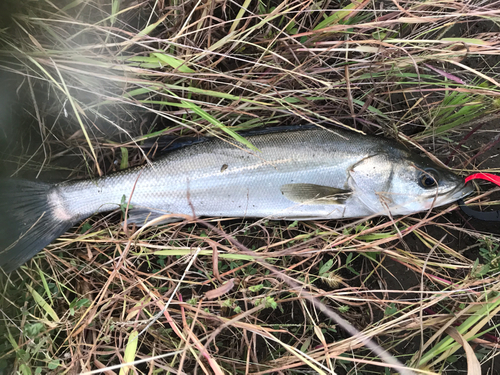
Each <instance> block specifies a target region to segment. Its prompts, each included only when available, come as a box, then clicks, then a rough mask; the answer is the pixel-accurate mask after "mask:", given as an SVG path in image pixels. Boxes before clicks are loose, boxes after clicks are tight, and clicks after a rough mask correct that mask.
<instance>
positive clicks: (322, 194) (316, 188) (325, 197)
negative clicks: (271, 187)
mask: <svg viewBox="0 0 500 375" xmlns="http://www.w3.org/2000/svg"><path fill="white" fill-rule="evenodd" d="M281 193H282V194H283V195H284V196H285V197H286V198H287V199H289V200H291V201H292V202H296V203H301V204H310V205H312V204H320V205H330V204H344V203H345V201H346V200H347V199H348V198H349V197H350V196H351V195H352V191H351V190H344V189H337V188H333V187H330V186H323V185H315V184H302V183H297V184H286V185H283V186H281Z"/></svg>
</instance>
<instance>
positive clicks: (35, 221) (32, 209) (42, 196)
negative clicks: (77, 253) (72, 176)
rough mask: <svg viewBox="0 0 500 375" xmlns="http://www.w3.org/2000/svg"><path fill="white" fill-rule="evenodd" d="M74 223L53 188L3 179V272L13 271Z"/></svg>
mask: <svg viewBox="0 0 500 375" xmlns="http://www.w3.org/2000/svg"><path fill="white" fill-rule="evenodd" d="M73 223H74V220H72V218H71V217H70V216H69V215H66V214H65V212H64V208H63V207H61V200H60V199H58V192H57V189H56V188H55V187H54V186H53V185H49V184H45V183H41V182H32V181H25V180H13V179H0V268H1V269H3V270H4V271H5V272H7V273H8V272H11V271H14V270H15V269H17V268H18V267H20V266H21V265H22V264H24V263H25V262H27V261H28V260H30V259H31V258H32V257H33V256H35V255H36V254H37V253H38V252H40V251H41V250H42V249H43V248H44V247H45V246H47V245H48V244H50V243H51V242H52V241H54V240H55V239H56V238H57V237H59V236H60V235H61V234H63V233H64V232H65V231H67V230H68V229H69V228H70V227H71V226H72V224H73Z"/></svg>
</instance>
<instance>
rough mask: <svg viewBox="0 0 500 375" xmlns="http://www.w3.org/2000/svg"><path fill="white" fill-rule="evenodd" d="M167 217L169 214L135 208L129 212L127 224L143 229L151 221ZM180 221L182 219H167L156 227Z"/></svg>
mask: <svg viewBox="0 0 500 375" xmlns="http://www.w3.org/2000/svg"><path fill="white" fill-rule="evenodd" d="M165 215H168V213H167V212H163V211H154V210H148V209H146V208H133V209H131V210H130V211H129V212H128V218H127V224H135V225H137V226H138V227H142V226H143V225H145V224H146V223H148V222H149V221H152V220H155V219H158V218H159V217H161V216H165ZM180 220H182V218H177V217H167V218H165V220H162V221H159V222H158V223H156V225H160V224H167V223H173V222H175V221H180Z"/></svg>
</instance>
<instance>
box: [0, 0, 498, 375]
mask: <svg viewBox="0 0 500 375" xmlns="http://www.w3.org/2000/svg"><path fill="white" fill-rule="evenodd" d="M498 5H499V4H498V3H495V2H489V3H488V2H481V1H477V0H474V1H472V2H467V3H465V2H463V3H462V2H438V1H436V2H433V3H430V2H427V3H424V2H422V3H419V2H398V1H387V2H369V1H359V2H353V3H349V2H340V3H338V2H331V1H320V2H312V1H307V2H301V1H284V2H281V3H280V2H272V1H271V2H264V1H260V2H254V1H245V2H244V5H243V6H242V4H241V2H234V1H233V2H231V1H226V0H222V1H212V0H208V1H205V2H203V1H189V2H178V1H172V2H166V1H163V0H158V1H152V0H151V1H118V0H113V1H101V0H96V1H90V0H82V1H76V2H63V1H52V2H49V1H43V2H37V3H33V4H31V5H30V8H25V9H20V11H21V12H20V13H15V14H13V15H12V23H11V24H10V25H9V27H8V29H6V30H4V31H2V33H1V34H0V38H1V43H2V46H3V47H2V49H1V51H0V57H1V58H2V63H1V67H2V69H3V70H4V71H10V72H12V73H13V74H14V75H15V76H17V77H20V78H21V81H20V83H19V86H18V90H17V91H16V94H15V95H17V97H18V98H20V101H21V103H22V109H20V111H21V112H23V113H27V114H28V119H27V120H25V122H26V123H29V125H28V126H27V129H28V130H18V129H16V127H15V126H14V125H8V127H11V128H12V129H14V130H12V129H10V130H9V129H7V130H6V131H5V134H7V135H8V136H7V142H6V144H7V146H6V147H7V150H10V149H12V153H9V156H8V157H7V160H6V165H8V166H9V168H10V169H11V170H12V171H14V172H15V173H17V174H18V175H19V174H20V175H37V174H41V175H45V174H48V175H51V174H53V173H59V174H61V175H64V177H65V178H70V177H71V178H73V177H88V176H89V175H91V176H96V175H99V174H104V173H109V172H112V171H113V170H118V169H120V168H123V167H127V166H132V165H137V164H141V163H144V162H146V159H145V156H146V154H147V153H148V152H149V151H150V149H149V148H143V149H141V148H140V147H138V146H141V145H143V144H144V142H146V143H147V142H148V140H149V139H155V138H156V137H157V136H160V135H173V136H177V135H198V134H202V135H215V136H219V137H224V138H228V139H230V138H231V137H238V136H237V134H236V133H235V131H240V130H246V129H252V128H254V127H258V126H262V125H267V126H273V125H278V124H279V125H283V124H286V125H295V124H300V123H304V122H314V123H320V124H321V125H322V126H326V127H334V126H347V127H351V128H353V129H357V130H359V131H364V132H366V133H376V134H379V135H385V136H387V137H392V138H397V139H399V140H400V141H402V142H405V143H407V144H411V145H413V146H412V147H418V148H420V149H421V150H422V151H425V152H430V153H431V154H433V155H434V156H436V157H437V158H438V159H440V160H442V161H444V162H447V163H448V164H449V165H450V166H452V167H454V168H456V169H457V171H463V172H464V173H468V172H471V171H477V170H481V171H486V170H487V171H489V172H492V173H499V172H500V169H498V168H496V169H495V168H491V167H488V166H487V164H483V163H485V162H487V158H485V156H486V155H493V156H494V153H493V154H492V150H494V149H495V148H496V147H498V143H499V136H498V132H496V130H495V129H493V130H492V131H491V134H492V136H491V138H490V140H489V141H488V142H486V143H482V144H480V145H473V144H470V139H471V137H473V136H475V135H477V134H480V133H481V131H484V129H485V127H484V124H485V120H478V119H480V118H483V116H493V117H495V116H496V113H497V111H498V105H499V103H500V102H499V99H498V97H499V95H500V84H499V75H498V67H497V63H498V57H497V56H498V55H499V54H500V39H499V34H498V31H499V28H498V26H497V24H498V22H499V21H500V10H498V9H499V6H498ZM473 121H475V122H473ZM33 124H35V125H33ZM21 125H22V124H21ZM21 125H20V126H19V127H20V128H23V126H21ZM33 127H35V128H37V132H36V133H37V134H38V135H37V138H33V139H32V140H31V141H30V142H27V141H23V142H22V145H21V148H22V151H23V152H22V153H20V154H18V153H15V152H14V149H15V148H14V143H15V142H14V141H13V139H14V137H15V136H16V134H14V133H15V132H17V131H18V132H19V134H17V135H18V136H23V135H26V134H28V133H29V132H30V131H31V128H33ZM483 128H484V129H483ZM10 131H12V134H10V133H9V132H10ZM9 134H10V135H9ZM24 139H27V138H26V137H25V138H24ZM18 155H19V156H18ZM69 157H72V158H71V160H72V162H71V163H72V164H71V163H70V164H68V162H67V161H61V160H67V159H68V158H69ZM496 160H498V157H497V158H496ZM485 165H486V166H485ZM485 188H488V187H487V186H485ZM495 194H497V193H495V191H493V190H490V191H487V192H486V193H484V194H483V195H481V196H480V198H479V201H480V202H482V203H483V204H495V202H496V203H497V204H498V201H495V199H497V198H495ZM455 209H456V206H455V205H452V206H450V207H448V208H445V209H439V210H435V211H432V212H430V213H427V214H426V213H424V214H421V215H413V216H411V217H402V218H395V219H394V220H387V219H382V218H371V219H369V220H359V221H355V222H353V221H330V222H305V223H289V222H272V221H266V220H260V221H248V220H247V221H241V220H228V219H222V220H218V219H207V220H206V221H199V220H192V219H191V220H186V221H184V222H181V223H174V224H168V225H162V226H151V227H147V228H143V229H142V230H140V231H137V230H136V228H132V227H130V228H129V229H128V230H127V231H125V232H124V231H123V229H122V227H121V226H120V213H119V212H118V213H113V214H110V215H107V216H102V215H101V216H95V217H92V218H90V219H88V220H86V221H85V222H84V223H82V224H81V225H80V226H79V227H75V228H73V229H72V230H71V231H70V232H68V233H67V234H65V235H64V236H63V237H61V238H60V239H58V240H57V241H55V242H54V243H53V244H52V245H50V246H48V247H47V249H46V250H45V251H44V252H43V253H41V254H40V255H39V256H37V257H36V258H35V259H34V260H33V261H31V262H30V263H29V264H27V265H26V266H24V267H22V268H21V269H20V270H18V271H17V272H16V273H14V274H11V275H10V276H1V277H0V287H1V288H2V289H1V293H2V294H3V299H2V300H1V302H0V319H1V321H2V323H3V324H1V325H0V334H1V335H2V337H4V338H5V340H4V341H3V343H0V373H8V372H9V371H12V369H15V370H17V371H19V372H20V373H22V374H31V373H51V372H52V373H69V374H74V373H106V374H113V373H115V374H118V373H119V374H128V373H136V374H142V373H144V374H156V373H172V374H195V373H199V374H202V373H207V374H211V373H215V374H226V373H230V374H240V373H241V374H247V373H252V374H264V373H276V374H294V373H296V374H303V373H318V374H329V373H334V372H335V373H337V374H344V373H386V374H389V373H392V372H393V371H395V369H394V368H392V369H390V368H391V367H392V366H396V367H397V366H398V365H397V364H394V363H395V358H397V360H398V361H399V362H400V363H403V364H405V365H407V366H408V367H409V368H413V369H414V370H413V371H415V372H418V373H423V374H433V373H449V374H455V373H457V371H465V370H464V369H465V368H467V365H468V366H470V367H469V368H468V371H469V373H470V374H474V373H478V372H477V366H478V365H479V363H480V362H481V363H483V362H484V363H486V362H488V361H490V360H491V358H493V357H495V356H496V354H497V353H498V345H499V344H498V337H499V334H498V327H497V325H498V322H499V320H498V318H497V317H495V315H496V314H497V312H498V310H499V309H500V307H499V306H500V299H499V298H500V297H499V293H498V292H499V290H498V289H499V287H500V284H499V271H500V267H498V258H497V257H498V256H500V251H498V240H499V237H498V234H497V235H496V236H495V235H491V236H486V234H487V233H484V231H482V230H481V228H480V227H477V226H476V227H474V226H473V225H471V224H469V223H467V224H464V222H465V218H463V217H460V215H459V214H458V213H456V211H454V210H455ZM453 212H455V213H453ZM497 233H498V232H497ZM479 248H481V249H482V250H481V251H480V252H478V251H477V249H479ZM479 253H480V255H482V257H480V258H478V254H479ZM476 258H477V259H478V260H476ZM480 263H485V264H486V266H483V265H482V264H480ZM394 271H395V272H396V274H394ZM391 275H392V276H394V277H392V276H391ZM391 280H392V281H391ZM394 280H399V285H398V282H395V281H394ZM412 283H413V284H412ZM409 285H410V287H411V289H410V290H405V289H407V288H408V287H409ZM338 316H341V317H342V319H343V320H344V321H347V322H348V323H349V324H350V326H351V327H354V328H355V329H357V330H359V331H361V332H362V334H358V335H354V336H352V335H350V334H348V333H347V331H346V329H347V328H346V327H342V322H340V325H339V320H338V319H339V317H338ZM347 327H349V326H347ZM452 338H453V339H452ZM367 339H370V341H369V342H370V343H369V344H368V345H371V346H368V347H367V345H366V344H367V341H366V340H367ZM495 340H497V342H495ZM377 347H379V348H384V349H385V350H386V351H387V353H388V355H389V357H388V358H387V357H383V355H382V354H383V353H382V354H380V353H379V355H380V356H378V355H376V350H377ZM367 348H371V349H367ZM374 350H375V351H374ZM387 361H392V363H393V364H392V365H391V364H389V365H388V364H387ZM131 362H133V364H132V363H131ZM465 362H467V365H466V364H465ZM126 363H129V364H128V365H126ZM474 366H476V367H474ZM400 371H404V370H401V369H400Z"/></svg>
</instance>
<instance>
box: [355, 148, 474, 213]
mask: <svg viewBox="0 0 500 375" xmlns="http://www.w3.org/2000/svg"><path fill="white" fill-rule="evenodd" d="M350 177H351V182H350V185H351V187H352V189H353V191H354V195H356V197H357V198H358V199H359V200H361V201H362V202H363V204H365V206H367V207H368V208H369V209H370V210H371V211H372V212H373V213H374V214H381V215H409V214H412V213H415V212H420V211H426V210H430V209H432V208H433V207H438V206H442V205H445V204H448V203H451V202H455V201H457V200H458V199H460V198H463V197H465V196H467V195H469V194H471V193H472V192H473V191H474V189H473V188H472V186H470V184H467V185H466V184H465V182H464V179H463V178H461V177H459V176H458V175H456V174H455V173H453V172H452V171H450V170H447V169H445V168H443V167H440V166H438V165H437V164H435V163H434V162H432V161H431V160H430V159H427V158H424V157H421V156H419V155H417V154H414V153H411V152H409V151H407V150H404V149H396V150H385V151H384V152H380V153H378V154H375V155H371V156H369V157H366V158H365V159H363V160H362V161H361V162H358V163H357V164H356V165H354V166H353V167H352V168H351V170H350Z"/></svg>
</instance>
